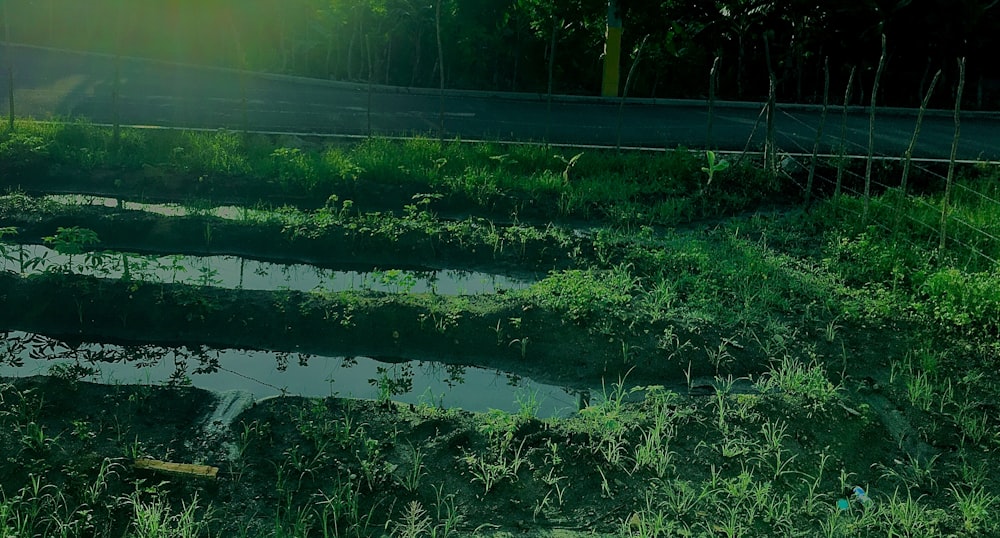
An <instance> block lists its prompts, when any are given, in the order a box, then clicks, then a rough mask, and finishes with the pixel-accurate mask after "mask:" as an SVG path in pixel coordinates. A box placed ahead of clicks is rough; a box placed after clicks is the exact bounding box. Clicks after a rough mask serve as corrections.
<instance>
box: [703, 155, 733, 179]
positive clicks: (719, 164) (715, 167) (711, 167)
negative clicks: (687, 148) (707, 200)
mask: <svg viewBox="0 0 1000 538" xmlns="http://www.w3.org/2000/svg"><path fill="white" fill-rule="evenodd" d="M705 158H706V160H707V161H708V166H703V167H701V171H702V172H704V173H705V175H706V176H708V181H707V182H706V183H705V185H706V186H707V185H711V184H712V179H714V178H715V174H716V173H718V172H722V171H723V170H726V169H728V168H729V161H727V160H725V159H721V160H716V157H715V152H714V151H706V152H705Z"/></svg>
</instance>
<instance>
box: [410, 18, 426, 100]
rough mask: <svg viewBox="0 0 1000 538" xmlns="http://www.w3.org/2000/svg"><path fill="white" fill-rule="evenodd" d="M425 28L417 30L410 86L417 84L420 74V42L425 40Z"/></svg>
mask: <svg viewBox="0 0 1000 538" xmlns="http://www.w3.org/2000/svg"><path fill="white" fill-rule="evenodd" d="M423 37H424V30H423V28H421V29H419V30H417V39H416V41H417V43H416V46H415V47H414V49H413V74H412V75H411V76H410V86H416V85H417V77H419V76H420V55H421V52H420V44H421V43H422V42H423V40H424V39H423Z"/></svg>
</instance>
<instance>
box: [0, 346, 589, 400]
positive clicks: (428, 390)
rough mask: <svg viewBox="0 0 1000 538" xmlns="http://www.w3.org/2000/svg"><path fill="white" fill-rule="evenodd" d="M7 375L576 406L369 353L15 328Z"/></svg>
mask: <svg viewBox="0 0 1000 538" xmlns="http://www.w3.org/2000/svg"><path fill="white" fill-rule="evenodd" d="M0 356H2V357H3V359H2V362H0V364H3V366H4V370H3V371H4V376H7V377H25V376H30V375H45V374H49V375H52V374H56V375H67V376H72V377H73V378H74V379H81V380H84V381H91V382H98V383H104V384H115V383H125V384H133V383H137V384H145V385H169V384H180V385H187V384H190V385H192V386H195V387H198V388H202V389H206V390H211V391H214V392H218V393H222V392H228V391H242V392H245V393H248V394H249V395H250V396H251V397H252V399H253V400H254V401H260V400H262V399H265V398H269V397H274V396H282V395H294V396H306V397H326V396H338V397H349V398H360V399H371V400H378V399H390V398H391V399H393V400H395V401H398V402H402V403H410V404H429V405H434V406H438V407H449V408H460V409H465V410H468V411H488V410H490V409H499V410H503V411H510V412H514V411H517V410H518V408H519V407H520V406H521V405H522V403H523V404H525V405H529V404H530V405H533V406H537V408H538V414H539V416H542V417H553V416H565V415H567V414H569V413H572V412H573V411H575V410H576V408H577V394H576V392H575V391H573V390H571V389H562V388H559V387H556V386H552V385H545V384H543V383H537V382H534V381H532V380H530V379H527V378H523V377H519V376H516V375H512V374H506V373H503V372H500V371H496V370H488V369H484V368H474V367H464V366H455V365H442V364H439V363H435V362H425V361H401V362H386V361H385V360H376V359H373V358H370V357H360V356H359V357H324V356H318V355H308V354H302V353H287V352H275V351H259V350H243V349H216V348H209V347H206V346H188V347H163V346H156V345H129V346H120V345H114V344H107V343H93V342H68V341H63V340H58V339H54V338H49V337H46V336H43V335H38V334H32V333H25V332H21V331H11V332H7V333H3V341H2V343H0Z"/></svg>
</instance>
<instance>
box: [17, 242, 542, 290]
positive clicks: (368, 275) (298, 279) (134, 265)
mask: <svg viewBox="0 0 1000 538" xmlns="http://www.w3.org/2000/svg"><path fill="white" fill-rule="evenodd" d="M5 250H6V252H7V255H6V256H4V257H2V258H0V271H5V270H6V271H12V272H16V273H20V274H22V275H29V274H39V273H43V272H46V271H70V272H73V273H77V274H84V275H90V276H99V277H104V278H111V279H127V280H135V281H144V282H168V283H185V284H195V285H200V286H215V287H221V288H227V289H251V290H266V291H274V290H295V291H311V290H323V291H329V292H340V291H352V290H353V291H380V292H388V293H436V294H440V295H471V294H482V293H496V292H497V291H500V290H515V289H524V288H526V287H528V286H529V285H530V284H531V283H530V282H528V281H525V280H519V279H515V278H511V277H507V276H504V275H495V274H490V273H480V272H475V271H459V270H451V269H449V270H443V271H406V270H401V269H386V270H381V271H337V270H333V269H326V268H323V267H316V266H314V265H308V264H280V263H271V262H264V261H259V260H253V259H248V258H242V257H239V256H186V255H174V256H152V255H140V254H134V253H127V252H87V253H84V254H77V255H72V256H71V255H66V254H60V253H58V252H56V251H55V250H52V249H50V248H48V247H45V246H42V245H7V247H6V249H5Z"/></svg>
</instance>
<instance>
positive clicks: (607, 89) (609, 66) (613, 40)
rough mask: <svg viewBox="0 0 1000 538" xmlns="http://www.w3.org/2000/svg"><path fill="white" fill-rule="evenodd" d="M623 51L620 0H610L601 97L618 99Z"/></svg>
mask: <svg viewBox="0 0 1000 538" xmlns="http://www.w3.org/2000/svg"><path fill="white" fill-rule="evenodd" d="M621 51H622V17H621V11H620V9H619V8H618V0H608V33H607V36H606V39H605V42H604V82H603V83H602V84H601V95H603V96H604V97H618V81H619V77H620V64H621Z"/></svg>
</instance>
